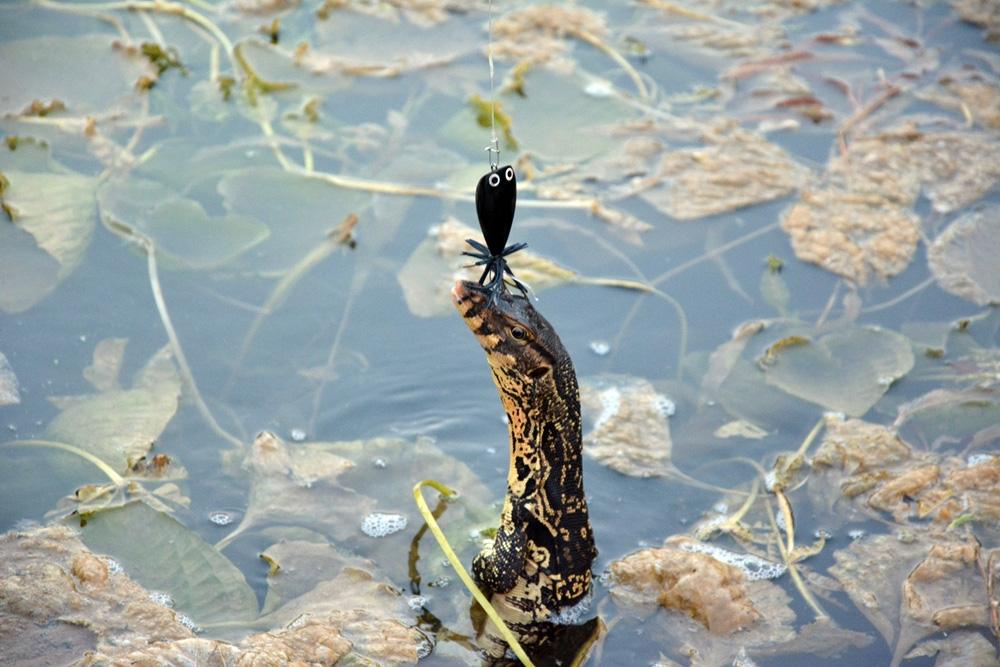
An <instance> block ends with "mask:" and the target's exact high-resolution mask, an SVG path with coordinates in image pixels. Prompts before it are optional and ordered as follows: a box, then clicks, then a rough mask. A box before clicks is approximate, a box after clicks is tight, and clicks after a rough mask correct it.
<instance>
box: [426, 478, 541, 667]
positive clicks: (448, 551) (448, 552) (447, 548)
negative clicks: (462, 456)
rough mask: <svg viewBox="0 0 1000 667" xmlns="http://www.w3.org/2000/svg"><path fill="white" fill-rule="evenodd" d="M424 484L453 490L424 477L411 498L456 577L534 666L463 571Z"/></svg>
mask: <svg viewBox="0 0 1000 667" xmlns="http://www.w3.org/2000/svg"><path fill="white" fill-rule="evenodd" d="M425 486H429V487H432V488H433V489H435V490H436V491H437V492H438V493H440V494H441V495H444V496H449V497H450V496H454V495H455V492H454V491H453V490H451V489H449V488H448V487H447V486H445V485H444V484H441V483H440V482H436V481H434V480H433V479H425V480H424V481H422V482H417V483H416V485H414V487H413V500H414V501H416V503H417V509H419V510H420V514H421V515H422V516H423V517H424V521H426V522H427V526H428V527H429V528H430V529H431V533H433V534H434V539H436V540H437V542H438V545H439V546H440V547H441V551H443V552H444V555H445V556H446V557H447V558H448V562H449V563H451V566H452V567H453V568H455V573H456V574H458V578H459V579H461V580H462V583H463V584H465V587H466V588H468V589H469V592H470V593H472V597H474V598H475V599H476V602H478V603H479V605H480V606H481V607H482V608H483V611H485V612H486V615H487V616H489V617H490V620H491V621H493V623H494V624H495V625H496V626H497V629H498V630H499V631H500V634H501V635H503V638H504V641H506V642H507V645H508V646H510V649H511V650H512V651H513V652H514V655H516V656H517V659H518V660H520V661H521V664H522V665H524V667H535V666H534V663H533V662H531V658H529V657H528V654H527V653H525V652H524V649H523V648H521V644H520V643H519V642H518V641H517V637H515V636H514V633H512V632H511V631H510V628H508V627H507V624H506V623H504V621H503V619H502V618H500V614H498V613H497V610H496V609H494V608H493V605H491V604H490V601H489V600H487V599H486V596H485V595H483V592H482V591H481V590H479V587H478V586H476V584H475V582H473V581H472V577H470V576H469V573H468V572H466V571H465V567H463V566H462V562H461V561H460V560H458V556H456V555H455V551H454V550H453V549H452V548H451V545H450V544H448V538H447V537H445V536H444V533H443V532H442V531H441V527H440V526H439V525H438V522H437V520H436V519H435V518H434V515H433V514H432V513H431V509H430V508H429V507H428V506H427V501H426V500H424V495H423V493H422V492H421V489H423V487H425Z"/></svg>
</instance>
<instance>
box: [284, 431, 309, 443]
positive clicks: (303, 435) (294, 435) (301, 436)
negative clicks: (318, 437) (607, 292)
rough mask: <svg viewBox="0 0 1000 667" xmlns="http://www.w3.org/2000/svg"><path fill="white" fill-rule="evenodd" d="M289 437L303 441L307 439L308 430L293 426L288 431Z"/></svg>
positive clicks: (296, 440)
mask: <svg viewBox="0 0 1000 667" xmlns="http://www.w3.org/2000/svg"><path fill="white" fill-rule="evenodd" d="M288 437H290V438H291V439H292V440H293V441H295V442H302V441H303V440H305V439H306V432H305V431H303V430H302V429H300V428H293V429H292V430H291V431H289V432H288Z"/></svg>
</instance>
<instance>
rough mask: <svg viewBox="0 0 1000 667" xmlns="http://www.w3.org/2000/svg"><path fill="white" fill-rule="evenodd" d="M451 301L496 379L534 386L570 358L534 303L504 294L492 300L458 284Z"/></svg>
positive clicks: (481, 291)
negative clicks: (520, 380) (519, 380)
mask: <svg viewBox="0 0 1000 667" xmlns="http://www.w3.org/2000/svg"><path fill="white" fill-rule="evenodd" d="M451 298H452V301H453V302H454V304H455V308H457V309H458V312H459V314H461V316H462V319H463V320H464V321H465V324H466V325H467V326H468V327H469V329H471V330H472V333H473V334H475V336H476V340H478V341H479V344H480V345H481V346H482V347H483V350H485V351H486V360H487V361H488V362H489V364H490V368H491V369H492V370H493V374H494V377H496V376H497V374H498V373H500V374H501V375H502V376H504V377H508V378H523V379H524V380H525V381H528V382H535V381H538V380H541V379H543V378H545V377H547V376H549V375H550V374H551V372H552V369H553V368H554V367H555V366H556V365H557V364H559V363H561V362H562V361H563V360H564V359H566V358H567V356H568V355H567V353H566V349H565V348H564V347H563V345H562V342H561V341H560V340H559V336H558V335H556V332H555V330H554V329H553V328H552V325H550V324H549V323H548V322H547V321H546V320H545V318H544V317H542V316H541V315H539V314H538V311H536V310H535V309H534V307H533V306H532V305H531V302H530V301H529V300H528V299H527V298H525V297H524V296H522V295H519V294H518V295H514V294H511V293H510V292H508V291H507V290H502V291H501V292H499V293H498V294H495V295H494V297H493V299H490V293H489V292H488V291H487V290H486V289H484V288H483V287H482V286H480V285H478V284H477V283H474V282H469V281H467V280H460V281H458V282H457V283H455V286H454V287H453V288H452V290H451Z"/></svg>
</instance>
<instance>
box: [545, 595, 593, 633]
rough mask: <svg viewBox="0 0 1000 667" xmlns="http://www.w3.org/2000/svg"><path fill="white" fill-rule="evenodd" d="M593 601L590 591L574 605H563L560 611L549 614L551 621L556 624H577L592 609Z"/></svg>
mask: <svg viewBox="0 0 1000 667" xmlns="http://www.w3.org/2000/svg"><path fill="white" fill-rule="evenodd" d="M591 601H592V596H591V594H590V593H587V595H586V596H585V597H584V598H583V599H582V600H580V601H579V602H577V603H576V604H575V605H573V606H572V607H563V608H562V609H560V610H559V611H557V612H555V613H554V614H552V615H551V616H549V619H548V621H549V623H554V624H555V625H576V624H577V623H579V622H580V619H581V618H583V617H584V615H585V614H586V613H587V612H588V611H590V603H591Z"/></svg>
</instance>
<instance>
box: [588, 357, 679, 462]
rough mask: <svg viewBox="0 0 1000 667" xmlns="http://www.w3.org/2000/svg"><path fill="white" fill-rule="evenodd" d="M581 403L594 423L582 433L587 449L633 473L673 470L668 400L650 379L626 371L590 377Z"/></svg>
mask: <svg viewBox="0 0 1000 667" xmlns="http://www.w3.org/2000/svg"><path fill="white" fill-rule="evenodd" d="M580 403H581V405H582V407H583V410H584V412H585V413H589V414H590V415H592V419H593V425H592V426H591V429H590V431H589V432H588V433H586V434H585V435H584V437H583V447H584V452H586V453H587V455H589V456H592V457H593V458H595V459H597V461H599V462H600V463H602V464H603V465H606V466H608V467H609V468H611V469H612V470H615V471H617V472H620V473H622V474H623V475H630V476H632V477H660V476H664V475H667V474H669V472H670V471H671V470H672V467H671V466H670V450H671V447H672V442H671V440H670V426H669V424H668V422H667V419H668V417H669V415H670V413H671V412H672V403H670V401H669V399H667V398H666V397H665V396H663V395H662V394H660V393H659V392H657V391H656V389H654V388H653V385H652V384H650V383H649V382H648V381H647V380H644V379H641V378H632V377H627V376H608V377H598V378H587V379H584V381H583V382H582V383H581V386H580Z"/></svg>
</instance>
